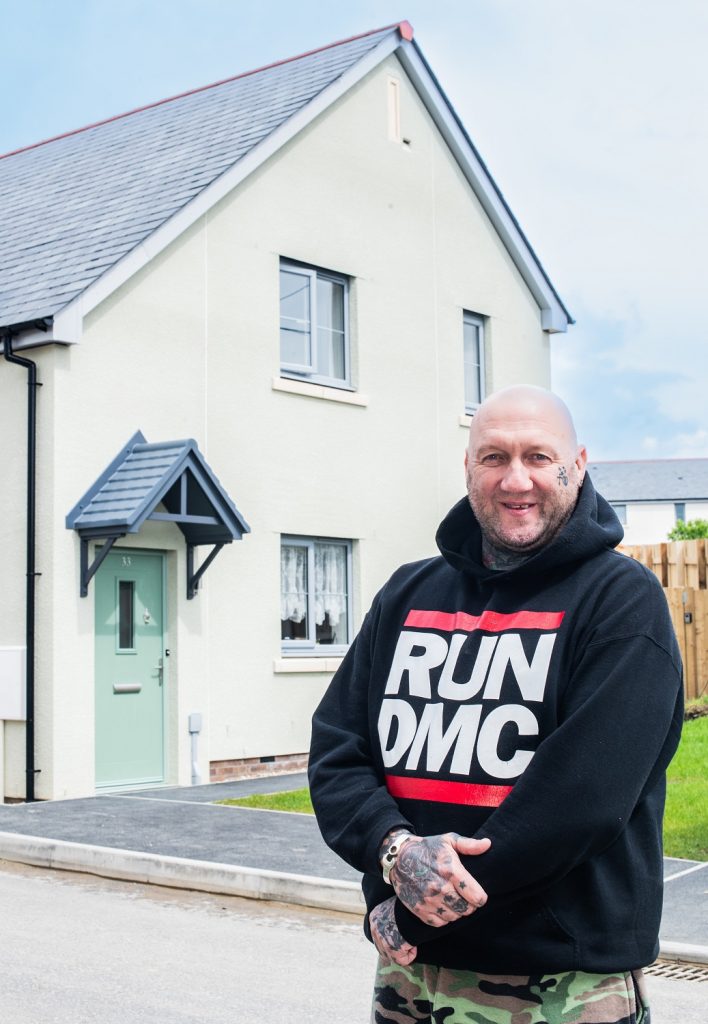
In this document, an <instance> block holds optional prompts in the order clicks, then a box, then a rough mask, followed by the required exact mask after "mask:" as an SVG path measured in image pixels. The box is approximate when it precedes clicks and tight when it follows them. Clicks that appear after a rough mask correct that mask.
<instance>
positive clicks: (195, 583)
mask: <svg viewBox="0 0 708 1024" xmlns="http://www.w3.org/2000/svg"><path fill="white" fill-rule="evenodd" d="M196 546H197V545H196V544H187V600H188V601H191V600H192V598H193V597H196V596H197V591H198V589H199V581H200V579H201V578H202V576H203V575H204V573H205V572H206V571H207V569H208V568H209V566H210V565H211V563H212V562H213V561H214V559H215V558H216V556H217V555H218V554H219V552H220V551H221V549H222V548H223V546H224V544H223V543H222V544H215V545H214V547H213V548H212V549H211V551H210V552H209V554H208V555H207V557H206V558H205V559H204V561H203V562H202V564H201V565H200V566H199V568H198V569H197V571H196V572H195V571H194V549H195V547H196Z"/></svg>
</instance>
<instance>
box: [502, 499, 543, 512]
mask: <svg viewBox="0 0 708 1024" xmlns="http://www.w3.org/2000/svg"><path fill="white" fill-rule="evenodd" d="M502 504H503V506H504V508H508V509H511V510H512V512H524V511H525V510H526V509H527V508H533V507H534V504H535V503H534V502H523V503H522V502H511V501H504V502H502Z"/></svg>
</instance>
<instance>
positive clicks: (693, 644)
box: [619, 540, 708, 699]
mask: <svg viewBox="0 0 708 1024" xmlns="http://www.w3.org/2000/svg"><path fill="white" fill-rule="evenodd" d="M619 550H620V551H622V552H623V553H624V554H625V555H629V557H630V558H634V559H636V560H637V561H638V562H642V564H643V565H646V566H647V567H648V568H649V569H651V571H652V572H653V573H654V575H655V576H656V577H657V579H658V580H659V582H660V583H661V585H662V587H663V588H664V593H665V594H666V600H667V602H668V605H669V610H670V612H671V619H672V621H673V624H674V629H675V631H676V636H677V638H678V642H679V646H680V648H681V656H682V657H683V667H684V686H685V690H686V697H687V698H689V699H690V698H692V697H700V696H702V695H704V694H706V693H708V589H706V555H707V554H708V540H674V541H670V542H666V543H664V544H635V545H634V546H632V547H629V546H628V547H620V549H619Z"/></svg>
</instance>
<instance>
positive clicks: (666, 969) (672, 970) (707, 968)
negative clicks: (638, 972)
mask: <svg viewBox="0 0 708 1024" xmlns="http://www.w3.org/2000/svg"><path fill="white" fill-rule="evenodd" d="M644 973H645V974H658V975H660V976H661V977H662V978H674V979H675V980H676V981H708V964H682V963H679V962H678V961H676V960H656V961H655V962H654V963H653V964H651V966H650V967H645V968H644Z"/></svg>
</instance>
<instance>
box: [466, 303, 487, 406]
mask: <svg viewBox="0 0 708 1024" xmlns="http://www.w3.org/2000/svg"><path fill="white" fill-rule="evenodd" d="M462 341H463V350H464V373H465V412H466V413H473V412H474V411H475V410H476V409H477V407H478V406H479V404H480V402H481V401H482V400H483V399H484V397H485V388H484V321H483V319H482V317H481V316H477V315H476V314H475V313H464V315H463V317H462Z"/></svg>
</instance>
